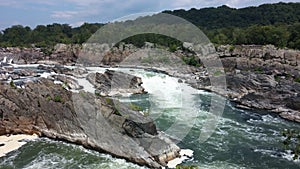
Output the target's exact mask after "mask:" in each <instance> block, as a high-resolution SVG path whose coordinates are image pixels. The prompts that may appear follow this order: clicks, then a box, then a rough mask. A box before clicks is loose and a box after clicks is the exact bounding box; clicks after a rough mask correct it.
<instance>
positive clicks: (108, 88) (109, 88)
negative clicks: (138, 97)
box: [87, 70, 146, 96]
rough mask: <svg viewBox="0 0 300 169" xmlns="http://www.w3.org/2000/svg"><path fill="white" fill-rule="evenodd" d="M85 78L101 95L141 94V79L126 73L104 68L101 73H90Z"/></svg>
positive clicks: (142, 89) (142, 90) (142, 91)
mask: <svg viewBox="0 0 300 169" xmlns="http://www.w3.org/2000/svg"><path fill="white" fill-rule="evenodd" d="M87 80H88V81H89V82H90V83H91V84H93V85H94V86H95V88H96V89H97V92H98V93H99V94H100V95H101V96H116V95H127V94H143V93H146V92H145V89H144V88H143V87H142V86H141V85H142V83H143V82H142V79H141V78H140V77H137V76H133V75H130V74H127V73H123V72H118V71H113V70H106V71H105V72H104V73H103V74H102V73H91V74H89V75H88V76H87Z"/></svg>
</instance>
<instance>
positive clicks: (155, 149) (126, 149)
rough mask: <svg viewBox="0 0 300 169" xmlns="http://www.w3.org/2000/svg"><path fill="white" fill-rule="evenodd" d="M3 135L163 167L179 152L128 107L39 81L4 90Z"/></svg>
mask: <svg viewBox="0 0 300 169" xmlns="http://www.w3.org/2000/svg"><path fill="white" fill-rule="evenodd" d="M0 105H1V106H0V135H5V134H33V133H35V134H38V135H39V136H46V137H48V138H52V139H59V140H64V141H68V142H72V143H76V144H81V145H83V146H84V147H87V148H91V149H94V150H98V151H100V152H105V153H109V154H112V155H113V156H115V157H120V158H124V159H127V160H128V161H131V162H134V163H137V164H140V165H146V166H149V167H151V168H160V167H162V166H165V165H166V163H167V162H168V161H169V160H171V159H174V158H175V157H177V156H178V153H179V150H180V149H179V147H177V146H176V145H175V144H174V143H172V141H171V140H170V139H169V138H168V137H166V136H165V135H164V134H163V133H162V132H160V131H158V130H157V129H156V126H155V124H154V123H153V121H152V120H151V119H150V118H149V117H147V116H144V115H143V114H141V113H140V112H138V111H135V110H132V109H130V106H128V105H124V104H121V103H119V102H118V101H116V100H112V99H109V98H104V97H95V95H94V94H91V93H85V92H80V93H77V94H76V93H71V92H69V91H67V90H65V89H63V88H62V87H61V85H55V84H54V83H53V82H52V81H50V80H46V79H40V80H39V81H38V82H35V83H30V82H29V83H27V84H26V85H25V88H24V89H16V88H14V87H12V86H10V85H7V84H5V85H3V84H2V85H0Z"/></svg>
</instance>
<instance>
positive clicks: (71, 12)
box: [0, 0, 299, 27]
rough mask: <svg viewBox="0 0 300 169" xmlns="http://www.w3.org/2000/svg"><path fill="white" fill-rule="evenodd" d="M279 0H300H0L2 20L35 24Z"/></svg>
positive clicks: (97, 20) (108, 18) (77, 21)
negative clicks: (19, 20) (20, 20)
mask: <svg viewBox="0 0 300 169" xmlns="http://www.w3.org/2000/svg"><path fill="white" fill-rule="evenodd" d="M280 1H285V2H287V1H294V2H298V1H299V0H210V1H208V0H172V1H170V0H126V1H123V0H40V1H36V0H0V7H1V10H0V20H1V22H6V23H7V22H11V21H12V20H18V19H20V18H21V19H22V22H24V23H27V24H30V26H32V27H34V26H36V25H37V24H45V23H47V24H48V23H53V22H56V23H69V24H71V23H79V22H81V21H85V22H109V21H112V20H115V19H118V18H121V17H124V16H127V15H130V14H135V13H143V12H159V11H163V10H174V9H179V8H183V9H190V8H197V9H199V8H203V7H217V6H221V5H228V6H230V7H235V8H241V7H246V6H250V5H251V6H257V5H259V4H263V3H275V2H280ZM16 9H17V10H16ZM5 25H8V26H10V25H11V24H5ZM74 25H76V24H74Z"/></svg>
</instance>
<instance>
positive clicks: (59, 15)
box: [51, 11, 79, 19]
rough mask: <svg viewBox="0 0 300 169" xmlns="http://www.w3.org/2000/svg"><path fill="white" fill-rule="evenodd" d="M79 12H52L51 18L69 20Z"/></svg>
mask: <svg viewBox="0 0 300 169" xmlns="http://www.w3.org/2000/svg"><path fill="white" fill-rule="evenodd" d="M78 14H79V12H76V11H53V13H52V14H51V17H53V18H56V19H70V18H73V17H75V16H76V15H78Z"/></svg>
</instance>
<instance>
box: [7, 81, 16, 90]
mask: <svg viewBox="0 0 300 169" xmlns="http://www.w3.org/2000/svg"><path fill="white" fill-rule="evenodd" d="M9 85H10V87H12V88H14V89H16V88H17V86H16V85H15V83H14V81H13V80H12V81H10V82H9Z"/></svg>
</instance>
